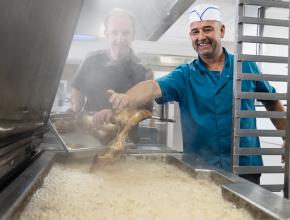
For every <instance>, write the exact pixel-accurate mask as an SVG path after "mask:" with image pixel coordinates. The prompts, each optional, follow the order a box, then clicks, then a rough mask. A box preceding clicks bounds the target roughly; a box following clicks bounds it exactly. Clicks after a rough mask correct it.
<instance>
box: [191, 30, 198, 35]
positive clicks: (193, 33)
mask: <svg viewBox="0 0 290 220" xmlns="http://www.w3.org/2000/svg"><path fill="white" fill-rule="evenodd" d="M190 34H191V35H197V34H198V31H191V32H190Z"/></svg>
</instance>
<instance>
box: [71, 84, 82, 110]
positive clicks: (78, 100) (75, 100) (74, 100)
mask: <svg viewBox="0 0 290 220" xmlns="http://www.w3.org/2000/svg"><path fill="white" fill-rule="evenodd" d="M71 104H72V110H73V111H74V112H79V111H81V108H82V107H83V105H84V104H85V97H84V96H83V95H82V94H81V93H80V91H79V90H77V89H75V88H73V91H72V97H71Z"/></svg>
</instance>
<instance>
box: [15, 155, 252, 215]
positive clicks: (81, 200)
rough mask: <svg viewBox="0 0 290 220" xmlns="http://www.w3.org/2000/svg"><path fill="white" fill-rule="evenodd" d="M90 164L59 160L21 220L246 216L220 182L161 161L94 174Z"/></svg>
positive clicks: (124, 164)
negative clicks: (215, 182) (197, 177)
mask: <svg viewBox="0 0 290 220" xmlns="http://www.w3.org/2000/svg"><path fill="white" fill-rule="evenodd" d="M88 169H89V165H87V164H82V166H80V165H79V164H67V165H63V164H56V165H54V167H53V168H52V170H51V172H50V173H49V174H48V176H47V177H46V178H45V179H44V182H43V186H42V187H41V188H39V189H38V190H37V191H36V192H35V193H34V195H33V196H32V198H31V200H30V202H29V204H28V205H27V206H26V207H25V209H24V211H23V212H22V215H21V217H20V219H21V220H28V219H29V220H34V219H35V220H44V219H45V220H55V219H61V220H72V219H86V220H96V219H108V220H109V219H118V220H123V219H124V220H129V219H138V220H142V219H144V220H148V219H166V220H176V219H182V220H192V219H193V220H226V219H229V220H233V219H234V220H248V219H254V218H252V217H251V215H250V214H249V213H248V212H247V211H245V210H244V209H237V208H236V207H235V206H234V205H233V204H232V203H230V202H228V201H226V200H224V199H223V197H222V194H221V188H220V186H218V185H216V184H214V183H213V182H211V181H210V180H209V179H206V178H203V179H194V178H193V177H192V176H190V175H189V174H187V173H185V172H182V171H181V170H179V169H178V168H176V167H175V166H173V165H169V164H166V163H164V162H161V161H156V160H155V161H144V160H138V161H136V160H129V161H128V160H125V161H124V160H120V161H119V162H118V163H117V164H114V165H108V166H106V167H104V169H99V170H97V171H96V172H95V173H89V172H87V171H88Z"/></svg>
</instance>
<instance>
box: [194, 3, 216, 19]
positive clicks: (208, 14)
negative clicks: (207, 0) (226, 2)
mask: <svg viewBox="0 0 290 220" xmlns="http://www.w3.org/2000/svg"><path fill="white" fill-rule="evenodd" d="M207 20H215V21H221V11H220V8H219V7H218V6H216V5H208V4H201V5H195V6H193V7H192V8H191V9H190V10H189V22H190V23H191V22H194V21H207Z"/></svg>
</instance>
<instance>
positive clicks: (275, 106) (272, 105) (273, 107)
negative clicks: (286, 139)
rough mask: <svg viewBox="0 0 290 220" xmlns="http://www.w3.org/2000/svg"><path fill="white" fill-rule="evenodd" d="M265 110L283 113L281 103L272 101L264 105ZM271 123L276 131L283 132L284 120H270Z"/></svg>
mask: <svg viewBox="0 0 290 220" xmlns="http://www.w3.org/2000/svg"><path fill="white" fill-rule="evenodd" d="M264 106H265V108H266V109H267V111H278V112H284V111H285V110H284V107H283V104H282V102H281V101H273V102H267V103H264ZM271 121H272V123H273V124H274V126H275V127H276V128H277V129H278V130H285V129H286V127H287V121H286V119H284V118H283V119H282V118H271Z"/></svg>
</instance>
